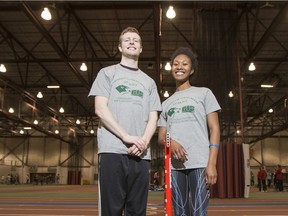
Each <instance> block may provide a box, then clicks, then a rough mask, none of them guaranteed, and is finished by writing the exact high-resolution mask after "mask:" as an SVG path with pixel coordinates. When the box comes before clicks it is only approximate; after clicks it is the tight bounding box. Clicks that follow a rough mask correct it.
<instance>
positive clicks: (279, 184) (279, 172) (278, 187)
mask: <svg viewBox="0 0 288 216" xmlns="http://www.w3.org/2000/svg"><path fill="white" fill-rule="evenodd" d="M275 179H276V190H277V191H280V192H282V191H283V172H282V167H281V165H280V164H278V165H277V169H276V172H275Z"/></svg>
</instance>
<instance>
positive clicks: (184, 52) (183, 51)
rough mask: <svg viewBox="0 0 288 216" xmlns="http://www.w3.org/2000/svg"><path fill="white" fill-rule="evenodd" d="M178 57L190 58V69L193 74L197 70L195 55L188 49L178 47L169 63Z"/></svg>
mask: <svg viewBox="0 0 288 216" xmlns="http://www.w3.org/2000/svg"><path fill="white" fill-rule="evenodd" d="M178 55H186V56H188V57H189V58H190V60H191V63H192V69H193V70H194V72H195V71H196V70H197V68H198V60H197V55H196V54H195V53H194V52H193V51H192V50H191V49H190V48H188V47H180V48H178V49H177V50H176V51H175V52H174V53H173V54H172V56H171V63H173V61H174V59H175V58H176V57H177V56H178Z"/></svg>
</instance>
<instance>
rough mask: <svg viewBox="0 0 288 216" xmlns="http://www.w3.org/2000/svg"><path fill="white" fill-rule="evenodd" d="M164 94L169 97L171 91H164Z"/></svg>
mask: <svg viewBox="0 0 288 216" xmlns="http://www.w3.org/2000/svg"><path fill="white" fill-rule="evenodd" d="M163 96H164V97H165V98H168V97H169V92H168V91H167V90H166V91H165V92H164V94H163Z"/></svg>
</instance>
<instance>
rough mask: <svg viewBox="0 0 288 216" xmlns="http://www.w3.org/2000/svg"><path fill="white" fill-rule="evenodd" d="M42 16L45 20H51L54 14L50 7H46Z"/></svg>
mask: <svg viewBox="0 0 288 216" xmlns="http://www.w3.org/2000/svg"><path fill="white" fill-rule="evenodd" d="M41 17H42V18H43V19H44V20H51V19H52V15H51V13H50V10H49V8H47V7H45V8H44V10H43V11H42V13H41Z"/></svg>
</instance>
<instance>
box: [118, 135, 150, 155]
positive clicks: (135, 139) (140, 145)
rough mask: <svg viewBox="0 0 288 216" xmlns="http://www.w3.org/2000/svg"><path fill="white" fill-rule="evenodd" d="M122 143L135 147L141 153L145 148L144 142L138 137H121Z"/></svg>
mask: <svg viewBox="0 0 288 216" xmlns="http://www.w3.org/2000/svg"><path fill="white" fill-rule="evenodd" d="M123 142H124V143H126V144H130V145H135V146H136V147H137V148H138V149H139V150H140V151H141V152H143V151H144V150H146V148H147V146H146V142H145V140H144V139H143V138H142V137H140V136H130V135H127V136H125V137H123Z"/></svg>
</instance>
